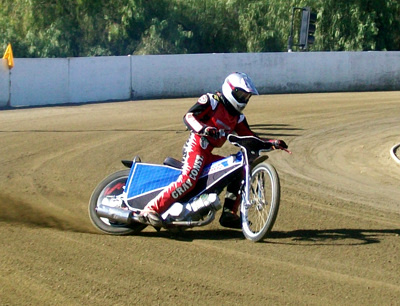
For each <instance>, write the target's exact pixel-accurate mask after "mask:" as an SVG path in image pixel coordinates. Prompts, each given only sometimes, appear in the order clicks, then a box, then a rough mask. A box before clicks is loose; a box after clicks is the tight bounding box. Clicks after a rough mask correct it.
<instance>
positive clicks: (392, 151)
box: [390, 143, 400, 165]
mask: <svg viewBox="0 0 400 306" xmlns="http://www.w3.org/2000/svg"><path fill="white" fill-rule="evenodd" d="M398 147H400V143H399V144H397V145H395V146H394V147H393V148H392V149H391V150H390V155H391V156H392V158H393V159H394V161H395V162H396V163H398V164H399V165H400V159H399V158H398V157H397V155H396V154H395V153H394V152H395V151H396V149H397V148H398Z"/></svg>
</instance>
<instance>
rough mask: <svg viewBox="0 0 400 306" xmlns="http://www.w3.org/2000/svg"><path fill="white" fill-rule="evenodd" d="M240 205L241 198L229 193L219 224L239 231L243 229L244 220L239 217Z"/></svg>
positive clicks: (226, 195) (227, 193) (226, 196)
mask: <svg viewBox="0 0 400 306" xmlns="http://www.w3.org/2000/svg"><path fill="white" fill-rule="evenodd" d="M239 204H240V196H238V195H236V194H234V193H231V192H229V191H227V192H226V194H225V203H224V209H223V210H222V214H221V217H220V218H219V224H221V226H223V227H228V228H238V229H241V228H242V220H241V218H240V217H239V216H238V215H237V211H238V209H239Z"/></svg>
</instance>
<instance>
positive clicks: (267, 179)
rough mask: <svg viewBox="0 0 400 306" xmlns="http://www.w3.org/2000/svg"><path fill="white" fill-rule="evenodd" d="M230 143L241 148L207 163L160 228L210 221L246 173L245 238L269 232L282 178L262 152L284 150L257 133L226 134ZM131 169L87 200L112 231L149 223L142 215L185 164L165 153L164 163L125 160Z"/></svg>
mask: <svg viewBox="0 0 400 306" xmlns="http://www.w3.org/2000/svg"><path fill="white" fill-rule="evenodd" d="M227 139H228V141H229V142H230V143H231V144H233V145H235V146H237V147H239V148H240V150H239V151H238V152H237V153H236V154H233V155H231V156H228V157H225V158H223V159H221V160H218V161H216V162H213V163H211V164H209V165H207V166H205V167H204V169H203V171H202V173H201V174H200V178H199V180H198V182H197V184H196V186H195V188H194V189H193V190H192V191H191V192H190V194H189V195H187V196H186V197H185V198H183V199H181V200H180V201H179V202H176V203H174V204H173V205H172V206H171V207H170V208H169V209H168V210H167V211H166V212H164V213H163V214H162V215H161V217H162V219H163V223H162V226H161V227H157V228H156V230H158V231H159V230H160V229H161V228H165V229H167V230H170V231H179V230H185V229H187V228H192V227H197V226H205V225H207V224H210V223H211V222H212V221H213V220H214V218H215V215H216V212H217V211H218V210H219V209H221V208H222V205H221V202H220V199H219V194H220V193H221V192H222V190H223V189H224V188H225V187H226V186H227V185H228V183H229V182H230V181H231V180H232V179H233V178H235V177H236V176H237V175H242V177H243V180H242V185H241V187H240V191H239V192H240V195H241V199H242V200H241V204H240V215H241V222H242V231H243V234H244V236H245V237H246V238H247V239H249V240H251V241H254V242H256V241H260V240H262V239H263V238H265V237H266V235H267V234H268V233H269V232H270V231H271V229H272V227H273V225H274V223H275V220H276V217H277V215H278V210H279V201H280V182H279V176H278V173H277V171H276V169H275V168H274V166H273V165H271V164H269V163H267V162H266V160H267V159H268V156H267V155H265V154H263V153H262V152H269V151H271V150H273V149H282V150H285V151H287V152H289V153H290V151H288V150H287V149H285V148H282V147H279V145H278V144H275V145H274V143H271V142H269V141H263V140H261V139H259V138H256V137H253V136H236V135H232V134H230V135H228V138H227ZM122 163H123V164H124V166H126V167H127V168H129V169H125V170H121V171H118V172H115V173H113V174H111V175H109V176H108V177H106V178H105V179H104V180H103V181H101V182H100V183H99V185H98V186H97V187H96V188H95V190H94V191H93V193H92V196H91V198H90V202H89V216H90V220H91V222H92V224H93V225H94V226H95V227H96V228H97V229H98V230H100V231H102V232H104V233H107V234H112V235H127V234H134V233H139V232H140V231H142V230H143V229H144V228H146V227H147V226H149V225H150V224H146V223H144V222H143V218H141V217H140V213H141V212H142V210H143V208H144V207H145V206H146V204H147V203H148V202H149V201H150V200H151V199H153V198H154V197H156V196H157V195H158V193H159V192H160V191H162V190H163V188H165V187H166V186H168V185H169V184H170V183H172V182H174V181H176V180H177V178H178V176H179V175H180V174H181V169H182V163H181V162H180V161H178V160H176V159H173V158H171V157H167V158H166V159H165V161H164V163H163V164H162V165H158V164H149V163H144V162H141V160H140V158H139V157H135V158H134V159H133V160H122Z"/></svg>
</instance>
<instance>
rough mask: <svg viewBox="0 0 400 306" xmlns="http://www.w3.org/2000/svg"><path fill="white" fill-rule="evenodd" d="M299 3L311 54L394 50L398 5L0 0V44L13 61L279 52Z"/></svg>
mask: <svg viewBox="0 0 400 306" xmlns="http://www.w3.org/2000/svg"><path fill="white" fill-rule="evenodd" d="M305 6H309V7H311V8H312V9H313V11H315V12H317V13H318V20H317V31H316V34H315V36H316V41H315V44H314V45H313V46H312V48H311V50H314V51H360V50H400V31H399V29H400V2H399V1H398V0H385V1H381V0H309V1H305V0H270V1H265V0H157V1H150V0H117V1H106V0H64V1H56V0H47V1H44V0H0V47H4V49H5V47H6V45H7V43H9V42H10V43H12V45H13V50H14V54H15V56H16V57H73V56H100V55H127V54H172V53H212V52H217V53H220V52H225V53H227V52H277V51H286V50H287V40H288V36H289V30H290V23H291V13H292V7H305ZM296 22H297V19H296ZM295 24H297V23H295Z"/></svg>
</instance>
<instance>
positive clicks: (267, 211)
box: [241, 163, 280, 242]
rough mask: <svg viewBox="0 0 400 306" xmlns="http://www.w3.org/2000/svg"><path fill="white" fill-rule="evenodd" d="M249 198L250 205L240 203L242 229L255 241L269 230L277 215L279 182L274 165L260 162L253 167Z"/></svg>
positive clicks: (248, 237)
mask: <svg viewBox="0 0 400 306" xmlns="http://www.w3.org/2000/svg"><path fill="white" fill-rule="evenodd" d="M249 199H250V205H246V204H244V203H242V210H241V212H242V230H243V234H244V235H245V237H246V238H247V239H249V240H252V241H254V242H256V241H260V240H262V239H263V238H264V237H265V236H266V235H267V234H268V233H269V232H270V231H271V229H272V227H273V225H274V223H275V220H276V217H277V215H278V210H279V201H280V183H279V176H278V173H277V172H276V170H275V168H274V166H272V165H271V164H268V163H261V164H259V165H257V166H256V167H255V168H254V169H253V171H252V173H251V182H250V194H249Z"/></svg>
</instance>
